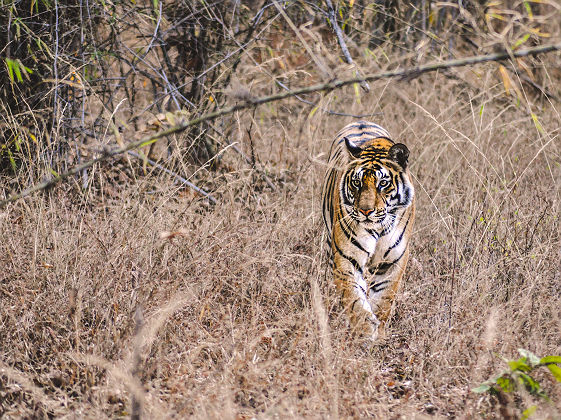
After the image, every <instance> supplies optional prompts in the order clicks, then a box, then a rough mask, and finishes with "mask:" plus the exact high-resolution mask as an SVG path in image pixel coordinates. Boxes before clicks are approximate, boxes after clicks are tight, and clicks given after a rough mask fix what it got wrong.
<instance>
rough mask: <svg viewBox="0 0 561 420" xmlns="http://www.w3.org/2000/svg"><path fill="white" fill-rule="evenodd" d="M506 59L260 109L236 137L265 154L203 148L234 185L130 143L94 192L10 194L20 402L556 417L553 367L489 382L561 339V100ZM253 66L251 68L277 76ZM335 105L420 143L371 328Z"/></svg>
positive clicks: (81, 413)
mask: <svg viewBox="0 0 561 420" xmlns="http://www.w3.org/2000/svg"><path fill="white" fill-rule="evenodd" d="M362 65H363V66H364V69H365V71H366V72H374V71H376V68H377V67H376V63H371V64H369V63H362ZM369 66H370V67H369ZM497 68H498V64H496V63H489V64H485V65H478V66H476V67H473V68H463V69H457V70H453V71H447V72H439V73H433V74H427V75H423V76H422V77H420V78H417V79H414V80H409V81H394V80H391V81H388V80H384V81H378V82H376V83H373V84H372V85H371V92H370V93H368V94H366V93H364V92H362V91H361V90H355V89H354V88H353V87H348V88H345V89H342V90H339V91H334V92H331V93H329V94H326V95H324V96H323V99H322V101H321V102H320V104H321V107H322V109H314V108H313V107H311V106H308V105H306V104H303V103H301V102H299V101H297V100H296V99H291V100H287V101H283V102H276V103H272V104H268V105H264V106H261V107H258V108H256V109H255V111H253V112H247V111H246V112H240V113H239V114H238V115H235V117H234V120H233V121H234V124H233V126H232V127H231V129H230V130H229V137H230V139H229V140H230V141H232V142H237V145H238V146H239V147H240V148H241V149H242V150H244V151H245V153H246V154H247V155H248V156H250V157H252V159H254V162H255V167H256V168H259V171H257V170H256V169H255V168H254V167H252V166H251V165H248V164H247V163H246V162H245V161H244V160H243V159H241V158H240V156H239V155H238V154H236V153H234V152H233V151H232V150H230V149H228V150H225V151H224V152H223V153H222V154H221V156H220V159H219V160H217V161H216V162H215V163H214V165H213V166H212V167H210V166H208V165H207V166H203V167H201V168H199V169H198V171H197V173H196V174H195V176H194V177H192V178H191V179H192V180H193V181H195V183H197V184H199V185H200V186H202V187H205V188H207V189H209V190H210V191H212V194H213V196H214V197H215V198H216V199H217V201H218V204H216V205H209V204H208V203H206V202H205V200H204V198H202V197H200V196H198V195H195V194H193V193H192V192H191V191H190V190H188V189H184V188H181V187H180V186H179V185H178V184H176V183H174V180H173V178H172V177H169V176H167V175H165V174H160V173H158V171H157V170H154V171H153V172H150V173H149V174H148V175H149V176H147V175H145V174H144V172H143V170H142V168H141V167H139V165H138V162H134V161H128V160H127V159H122V160H120V161H119V162H118V163H117V164H115V165H113V166H112V167H110V168H109V167H108V166H107V165H105V166H102V167H101V168H98V169H97V170H96V171H94V172H93V173H92V176H93V177H98V178H96V179H98V181H96V182H97V184H96V186H97V187H96V188H97V190H96V191H95V194H94V193H91V194H84V193H82V192H80V188H79V184H78V182H74V181H70V182H68V183H66V184H63V185H61V186H57V187H55V188H54V189H51V190H50V191H49V192H48V193H41V194H36V195H34V196H32V197H30V198H27V199H24V200H20V201H19V202H16V203H14V204H11V205H9V206H7V207H6V208H4V209H1V210H0V232H2V233H1V237H2V242H1V243H0V267H1V269H0V302H1V304H0V337H1V338H0V342H1V345H0V378H2V377H3V378H4V379H0V385H1V386H0V417H2V416H5V417H6V418H35V417H38V418H40V417H57V418H58V417H68V418H74V417H85V418H105V417H112V418H115V417H121V416H128V415H130V414H131V413H132V412H133V410H136V409H134V408H133V404H132V400H133V399H135V400H136V401H138V403H139V404H140V405H141V407H142V408H141V410H142V413H144V414H143V417H145V418H171V417H175V418H185V417H192V418H201V419H206V418H221V419H222V418H232V419H234V418H235V419H250V418H302V417H309V418H327V417H331V418H338V417H341V418H368V417H374V418H396V419H397V418H429V417H430V418H433V417H434V418H443V417H450V418H471V417H474V416H475V417H483V418H502V417H504V416H505V413H506V411H505V410H511V411H512V412H513V413H521V412H522V411H523V410H524V409H526V408H528V407H530V406H532V405H536V406H537V410H538V411H537V414H536V415H535V416H536V418H548V417H549V418H554V417H555V416H557V417H558V416H559V415H560V413H561V384H560V383H556V382H555V381H554V380H553V379H552V376H551V375H550V374H549V373H548V372H547V371H545V370H544V373H543V374H542V373H539V372H538V373H537V375H536V379H538V380H539V381H540V383H541V385H542V388H543V389H544V390H545V391H546V392H547V393H548V394H549V397H550V399H551V402H546V401H544V400H538V399H535V398H534V397H531V396H530V395H529V394H527V393H525V392H522V391H520V392H517V393H513V394H512V395H513V396H514V397H511V398H510V402H508V403H505V402H504V401H503V402H501V400H500V399H497V398H496V397H492V396H490V395H486V394H477V393H474V392H472V388H474V387H476V386H478V385H479V384H480V383H481V382H483V381H484V380H486V379H488V378H490V377H491V376H493V375H495V374H497V373H499V372H500V371H501V370H503V369H505V367H506V364H505V362H504V361H503V360H502V359H501V357H505V358H507V359H518V358H519V357H520V356H519V354H518V352H517V349H519V348H523V349H528V350H530V351H532V352H534V353H535V354H537V355H539V356H545V355H553V354H557V355H559V354H561V287H560V284H561V221H560V218H559V217H560V214H561V200H560V198H561V141H560V134H561V130H560V125H559V121H561V116H560V114H559V108H560V105H559V103H558V102H555V101H554V100H551V101H550V100H547V99H545V98H543V97H539V96H537V94H536V93H535V92H533V91H532V90H529V89H530V88H529V87H526V89H524V90H522V91H521V93H522V98H519V97H517V95H516V94H515V93H514V91H511V92H510V93H511V95H508V94H507V93H506V92H505V86H504V85H503V83H501V80H500V78H498V77H497ZM255 77H256V76H255V75H254V74H252V70H251V68H249V67H247V68H243V66H242V68H240V70H239V76H238V80H237V81H236V83H238V84H239V85H242V86H244V85H245V86H248V87H251V89H252V94H255V95H257V96H258V95H259V94H266V93H268V92H266V89H264V88H263V89H261V87H260V86H259V83H258V82H254V80H256V79H255ZM325 109H329V110H332V111H339V112H340V111H343V112H345V113H350V114H368V115H367V116H365V117H364V118H363V119H366V120H371V121H375V122H377V123H379V124H380V125H382V126H384V127H385V128H387V129H388V131H389V132H390V133H391V134H392V136H393V137H394V139H396V140H397V141H400V142H403V143H405V144H407V146H408V147H409V149H410V151H411V156H410V168H411V172H412V174H413V179H414V185H415V188H416V203H417V217H416V223H415V228H414V233H413V239H412V249H411V259H410V264H409V266H408V269H407V272H406V274H405V277H404V281H403V285H402V288H401V290H400V292H399V294H398V297H397V302H396V305H395V311H394V315H393V317H392V319H391V324H390V326H389V330H388V337H387V338H386V340H385V341H384V342H380V343H378V344H376V345H374V346H372V347H371V348H365V347H364V346H361V345H360V343H359V342H358V341H356V340H355V338H353V336H352V335H351V333H350V331H349V327H348V325H347V322H346V319H345V316H344V314H343V313H342V310H341V307H340V306H339V301H338V298H337V294H336V292H335V289H334V287H333V285H332V284H331V281H330V276H329V275H327V274H326V273H327V271H326V266H327V263H326V260H325V249H324V248H325V245H324V239H325V231H324V228H323V224H322V220H321V212H320V199H321V198H320V187H321V183H322V179H323V175H324V172H325V160H326V157H327V152H328V147H329V144H330V142H331V140H332V138H333V136H334V134H335V133H336V132H337V131H338V130H339V129H340V128H342V127H343V126H344V125H346V124H348V123H350V122H352V121H355V120H356V118H352V117H342V116H336V115H332V114H329V113H327V112H325ZM174 138H175V139H177V141H178V142H181V140H182V139H183V140H184V138H183V137H181V135H177V136H175V137H174ZM106 170H108V171H110V172H111V173H114V174H115V176H114V177H113V178H112V179H108V178H107V177H104V176H101V174H100V172H102V171H106ZM148 170H149V171H150V167H148ZM262 171H265V172H266V173H267V176H268V178H269V180H270V183H271V184H272V185H273V186H274V189H273V188H272V187H271V186H270V185H269V184H268V183H267V182H266V181H265V179H264V177H263V175H262ZM134 396H135V398H133V397H134ZM517 415H519V414H517Z"/></svg>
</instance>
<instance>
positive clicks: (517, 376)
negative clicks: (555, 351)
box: [472, 349, 561, 418]
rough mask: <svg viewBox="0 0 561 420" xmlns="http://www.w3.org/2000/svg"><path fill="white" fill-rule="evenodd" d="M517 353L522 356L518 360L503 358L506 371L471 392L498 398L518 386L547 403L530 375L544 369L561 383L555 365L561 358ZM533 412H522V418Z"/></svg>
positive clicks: (536, 382)
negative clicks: (541, 368)
mask: <svg viewBox="0 0 561 420" xmlns="http://www.w3.org/2000/svg"><path fill="white" fill-rule="evenodd" d="M518 353H520V355H521V356H522V357H521V358H520V359H518V360H507V359H504V358H503V360H504V361H505V362H506V363H507V365H508V369H506V370H504V371H502V372H501V373H499V374H497V375H495V376H493V377H491V378H490V379H488V380H487V381H485V382H483V383H482V384H481V385H479V386H478V387H476V388H473V389H472V391H473V392H476V393H479V394H481V393H485V392H489V393H491V394H494V395H499V396H500V395H501V393H502V392H505V393H510V392H515V391H517V390H518V387H519V386H523V387H524V389H526V391H528V392H529V393H530V394H531V395H534V396H536V397H539V398H542V399H544V400H546V401H549V397H548V396H547V394H546V393H545V391H544V390H543V389H542V387H541V385H540V383H539V382H538V381H537V380H536V379H535V378H534V377H533V376H532V375H531V374H533V373H534V372H535V370H536V369H538V368H540V367H546V368H547V369H548V370H549V371H550V372H551V374H552V375H553V377H554V378H555V379H556V380H557V382H561V367H559V366H557V364H561V356H545V357H542V358H540V357H538V356H536V355H535V354H534V353H532V352H531V351H529V350H525V349H518ZM502 395H504V394H502ZM535 410H536V407H535V406H532V407H530V408H528V409H526V410H524V412H523V413H522V417H523V418H527V417H529V416H530V415H531V414H532V413H533V412H534V411H535Z"/></svg>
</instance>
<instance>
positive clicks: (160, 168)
mask: <svg viewBox="0 0 561 420" xmlns="http://www.w3.org/2000/svg"><path fill="white" fill-rule="evenodd" d="M128 154H129V155H131V156H134V157H135V158H137V159H140V160H142V161H144V160H146V162H148V163H149V164H150V165H152V166H153V167H155V168H158V169H159V170H160V171H162V172H165V173H166V174H168V175H171V176H173V177H174V178H175V179H177V180H178V181H179V182H181V183H182V184H184V185H186V186H188V187H189V188H191V189H192V190H194V191H196V192H198V193H199V194H201V195H204V196H205V197H206V198H207V199H208V201H210V202H211V203H212V204H216V198H214V197H213V196H212V195H210V193H208V192H206V191H205V190H203V189H202V188H201V187H197V186H196V185H195V184H193V183H192V182H190V181H188V180H187V179H185V178H183V177H182V176H181V175H179V174H176V173H175V172H173V171H171V170H169V169H168V168H166V167H164V166H162V165H160V164H159V163H158V162H155V161H153V160H152V159H149V158H147V157H144V156H142V155H140V154H139V153H136V152H133V151H130V150H129V151H128Z"/></svg>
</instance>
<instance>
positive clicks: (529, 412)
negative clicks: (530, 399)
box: [520, 405, 538, 420]
mask: <svg viewBox="0 0 561 420" xmlns="http://www.w3.org/2000/svg"><path fill="white" fill-rule="evenodd" d="M537 409H538V407H537V406H535V405H531V406H530V407H528V408H527V409H526V410H524V411H523V412H522V417H520V418H521V420H526V419H527V418H528V417H530V416H531V415H532V414H534V413H535V412H536V410H537Z"/></svg>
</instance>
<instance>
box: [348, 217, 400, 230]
mask: <svg viewBox="0 0 561 420" xmlns="http://www.w3.org/2000/svg"><path fill="white" fill-rule="evenodd" d="M357 222H358V224H359V225H360V226H362V227H363V228H364V229H366V230H367V231H369V232H378V233H381V232H383V231H388V230H391V229H392V228H393V225H394V220H393V219H392V218H390V217H385V218H383V219H380V220H370V219H363V220H357Z"/></svg>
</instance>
